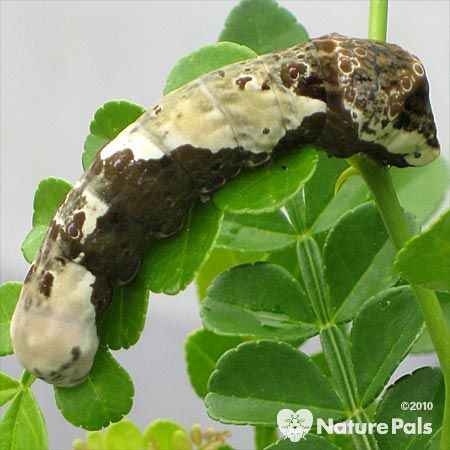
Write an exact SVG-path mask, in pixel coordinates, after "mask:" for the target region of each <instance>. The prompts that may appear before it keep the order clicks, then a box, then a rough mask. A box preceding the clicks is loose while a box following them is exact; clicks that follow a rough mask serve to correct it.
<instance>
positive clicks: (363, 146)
mask: <svg viewBox="0 0 450 450" xmlns="http://www.w3.org/2000/svg"><path fill="white" fill-rule="evenodd" d="M314 42H315V46H316V48H317V51H318V55H319V57H320V59H321V62H322V67H323V72H324V81H325V87H326V89H327V102H328V108H329V112H328V115H329V117H330V118H329V119H328V121H331V122H332V123H331V126H330V127H329V129H328V130H327V132H328V133H329V134H330V136H332V138H331V139H328V142H327V145H328V147H331V148H332V149H333V150H338V151H339V152H340V155H341V156H348V154H346V153H345V149H348V148H350V147H351V150H350V154H352V153H353V152H361V151H362V152H366V153H369V154H372V156H374V157H375V158H377V159H380V160H382V161H383V162H385V163H387V164H393V165H396V166H400V167H403V166H423V165H425V164H427V163H429V162H431V161H432V160H433V159H435V158H437V157H438V156H439V143H438V140H437V137H436V125H435V123H434V118H433V113H432V110H431V105H430V99H429V88H428V81H427V78H426V75H425V69H424V67H423V65H422V63H421V62H420V61H419V59H418V58H417V57H415V56H414V55H412V54H410V53H408V52H406V51H405V50H403V49H402V48H400V47H399V46H397V45H393V44H386V43H383V42H378V41H372V40H364V39H353V38H346V37H345V36H341V35H338V34H332V35H327V36H324V37H322V38H318V39H317V40H315V41H314ZM330 112H331V114H330ZM340 137H343V139H341V140H340V141H339V139H336V138H340ZM325 147H326V146H325Z"/></svg>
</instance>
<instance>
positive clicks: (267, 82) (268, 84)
mask: <svg viewBox="0 0 450 450" xmlns="http://www.w3.org/2000/svg"><path fill="white" fill-rule="evenodd" d="M261 89H262V90H263V91H268V90H269V89H270V83H269V80H264V82H263V84H262V85H261Z"/></svg>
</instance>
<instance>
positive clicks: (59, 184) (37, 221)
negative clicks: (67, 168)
mask: <svg viewBox="0 0 450 450" xmlns="http://www.w3.org/2000/svg"><path fill="white" fill-rule="evenodd" d="M71 189H72V185H71V184H70V183H68V182H67V181H66V180H63V179H62V178H54V177H48V178H44V179H43V180H42V181H41V182H40V183H39V185H38V187H37V189H36V192H35V194H34V201H33V210H34V212H33V229H32V230H31V231H30V232H29V233H28V235H27V237H26V238H25V240H24V241H23V243H22V246H21V250H22V253H23V256H24V258H25V259H26V260H27V261H28V262H29V263H31V262H33V260H34V258H35V257H36V254H37V252H38V251H39V248H40V247H41V244H42V241H43V240H44V237H45V234H46V232H47V228H48V226H49V224H50V222H51V220H52V218H53V215H54V214H55V212H56V210H57V209H58V208H59V207H60V206H61V205H62V203H63V202H64V200H65V198H66V196H67V194H68V193H69V191H70V190H71Z"/></svg>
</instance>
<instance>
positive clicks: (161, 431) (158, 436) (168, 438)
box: [144, 420, 187, 449]
mask: <svg viewBox="0 0 450 450" xmlns="http://www.w3.org/2000/svg"><path fill="white" fill-rule="evenodd" d="M177 431H184V432H185V433H186V434H187V432H186V431H185V430H184V429H183V427H182V426H181V425H179V424H178V423H176V422H172V421H171V420H156V421H155V422H153V423H151V424H150V425H149V426H148V427H147V428H146V430H145V431H144V448H158V449H171V448H172V438H173V435H174V434H175V432H177Z"/></svg>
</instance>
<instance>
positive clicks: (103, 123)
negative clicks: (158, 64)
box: [82, 100, 145, 170]
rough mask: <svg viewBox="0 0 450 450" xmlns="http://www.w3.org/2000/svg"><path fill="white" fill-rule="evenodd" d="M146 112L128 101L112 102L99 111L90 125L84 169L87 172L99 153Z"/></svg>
mask: <svg viewBox="0 0 450 450" xmlns="http://www.w3.org/2000/svg"><path fill="white" fill-rule="evenodd" d="M144 112H145V109H144V108H143V107H142V106H140V105H137V104H135V103H132V102H130V101H128V100H111V101H109V102H107V103H105V104H104V105H103V106H101V107H100V108H99V109H97V111H96V112H95V114H94V118H93V120H92V122H91V125H90V134H89V136H88V137H87V138H86V141H85V142H84V151H83V156H82V162H83V169H84V170H87V169H88V167H89V166H90V165H91V163H92V161H94V159H95V156H96V155H97V153H98V151H99V150H100V149H101V148H102V147H103V146H104V145H105V144H107V143H108V142H109V141H112V140H113V139H114V138H115V137H116V136H117V135H118V134H119V133H120V132H121V131H122V130H123V129H124V128H126V127H127V126H128V125H130V124H131V123H133V122H135V121H136V120H137V119H138V118H139V117H140V116H141V115H142V114H143V113H144Z"/></svg>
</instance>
